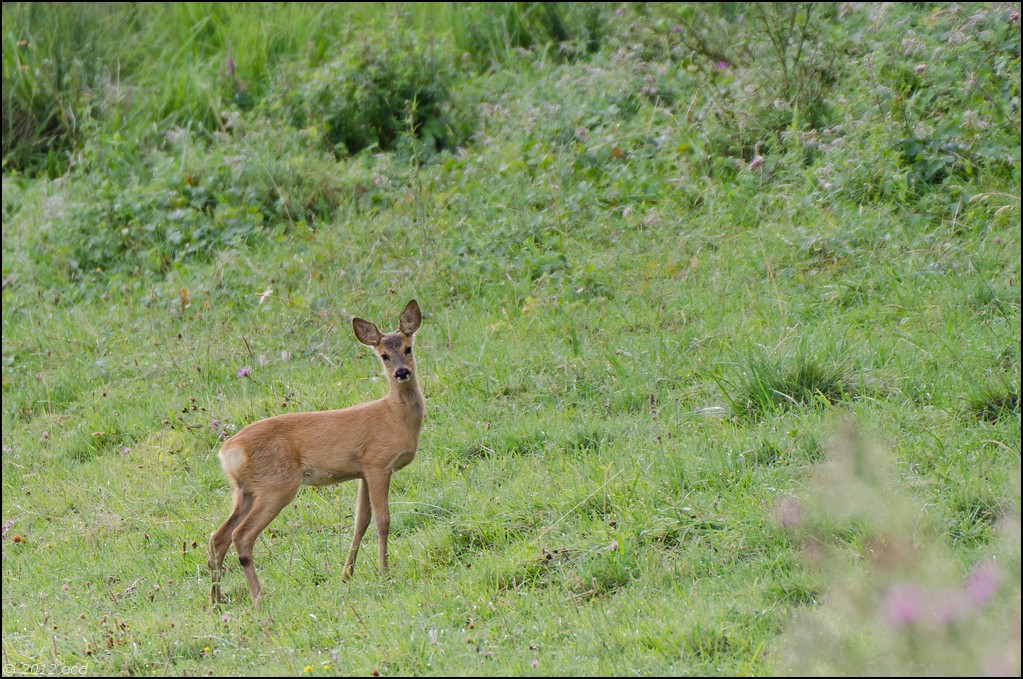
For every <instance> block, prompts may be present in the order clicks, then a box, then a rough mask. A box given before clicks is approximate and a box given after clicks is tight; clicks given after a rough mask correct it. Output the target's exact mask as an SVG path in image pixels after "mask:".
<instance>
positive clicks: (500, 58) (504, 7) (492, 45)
mask: <svg viewBox="0 0 1023 679" xmlns="http://www.w3.org/2000/svg"><path fill="white" fill-rule="evenodd" d="M612 7H613V3H599V2H590V3H576V2H484V3H454V4H453V5H452V8H451V17H450V21H451V26H452V30H451V32H452V37H453V40H454V45H455V47H456V48H457V49H458V50H459V51H461V52H462V53H464V54H465V55H466V56H468V57H470V58H472V59H473V60H474V62H475V63H476V64H477V65H479V66H480V67H482V68H490V67H497V66H500V65H502V64H506V63H508V62H509V61H510V60H511V59H513V58H514V57H515V56H516V55H517V54H521V53H527V52H529V51H535V52H538V53H540V54H541V55H543V56H544V57H546V56H547V55H550V56H551V57H552V58H553V59H554V60H556V61H557V60H563V59H573V58H577V57H579V56H585V55H587V54H592V53H594V52H596V51H597V50H598V49H600V47H601V46H602V44H603V40H604V38H605V36H606V35H607V34H608V33H609V31H610V29H609V26H608V23H609V17H610V14H611V12H612V11H613V10H612Z"/></svg>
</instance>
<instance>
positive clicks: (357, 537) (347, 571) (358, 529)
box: [341, 479, 372, 582]
mask: <svg viewBox="0 0 1023 679" xmlns="http://www.w3.org/2000/svg"><path fill="white" fill-rule="evenodd" d="M371 512H372V510H371V508H370V502H369V485H368V484H367V483H366V480H365V479H360V480H359V494H358V495H357V496H356V499H355V533H354V534H353V535H352V548H351V549H350V550H348V559H347V560H345V567H344V569H343V570H342V571H341V579H342V580H344V581H346V582H347V581H348V579H349V578H350V577H352V571H353V570H355V557H357V556H358V555H359V544H360V543H361V542H362V536H363V535H365V534H366V528H367V527H368V526H369V517H370V514H371Z"/></svg>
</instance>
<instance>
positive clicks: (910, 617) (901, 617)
mask: <svg viewBox="0 0 1023 679" xmlns="http://www.w3.org/2000/svg"><path fill="white" fill-rule="evenodd" d="M881 606H882V608H883V614H884V618H885V621H886V622H887V623H888V624H889V625H891V626H892V627H894V628H895V629H902V628H904V627H909V626H911V625H913V624H915V623H917V622H918V621H919V620H920V618H921V616H922V615H923V611H924V591H923V588H921V587H920V585H917V584H915V583H901V584H898V585H895V586H893V587H892V588H891V589H890V590H889V591H888V596H886V597H885V598H884V601H882V602H881Z"/></svg>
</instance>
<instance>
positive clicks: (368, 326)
mask: <svg viewBox="0 0 1023 679" xmlns="http://www.w3.org/2000/svg"><path fill="white" fill-rule="evenodd" d="M352 330H354V331H355V337H356V339H358V340H359V341H360V342H362V343H363V344H365V345H366V346H368V347H375V346H376V345H378V344H380V337H381V335H380V331H379V330H378V329H377V327H376V326H375V325H373V324H372V323H370V322H369V321H364V320H362V319H361V318H353V319H352Z"/></svg>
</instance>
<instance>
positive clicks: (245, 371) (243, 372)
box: [235, 365, 252, 377]
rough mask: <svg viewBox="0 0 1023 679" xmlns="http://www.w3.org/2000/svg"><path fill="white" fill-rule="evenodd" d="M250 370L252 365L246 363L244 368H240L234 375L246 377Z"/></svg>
mask: <svg viewBox="0 0 1023 679" xmlns="http://www.w3.org/2000/svg"><path fill="white" fill-rule="evenodd" d="M250 372H252V366H251V365H247V366H245V367H244V368H242V369H241V370H239V371H238V374H237V375H235V377H248V376H249V373H250Z"/></svg>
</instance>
